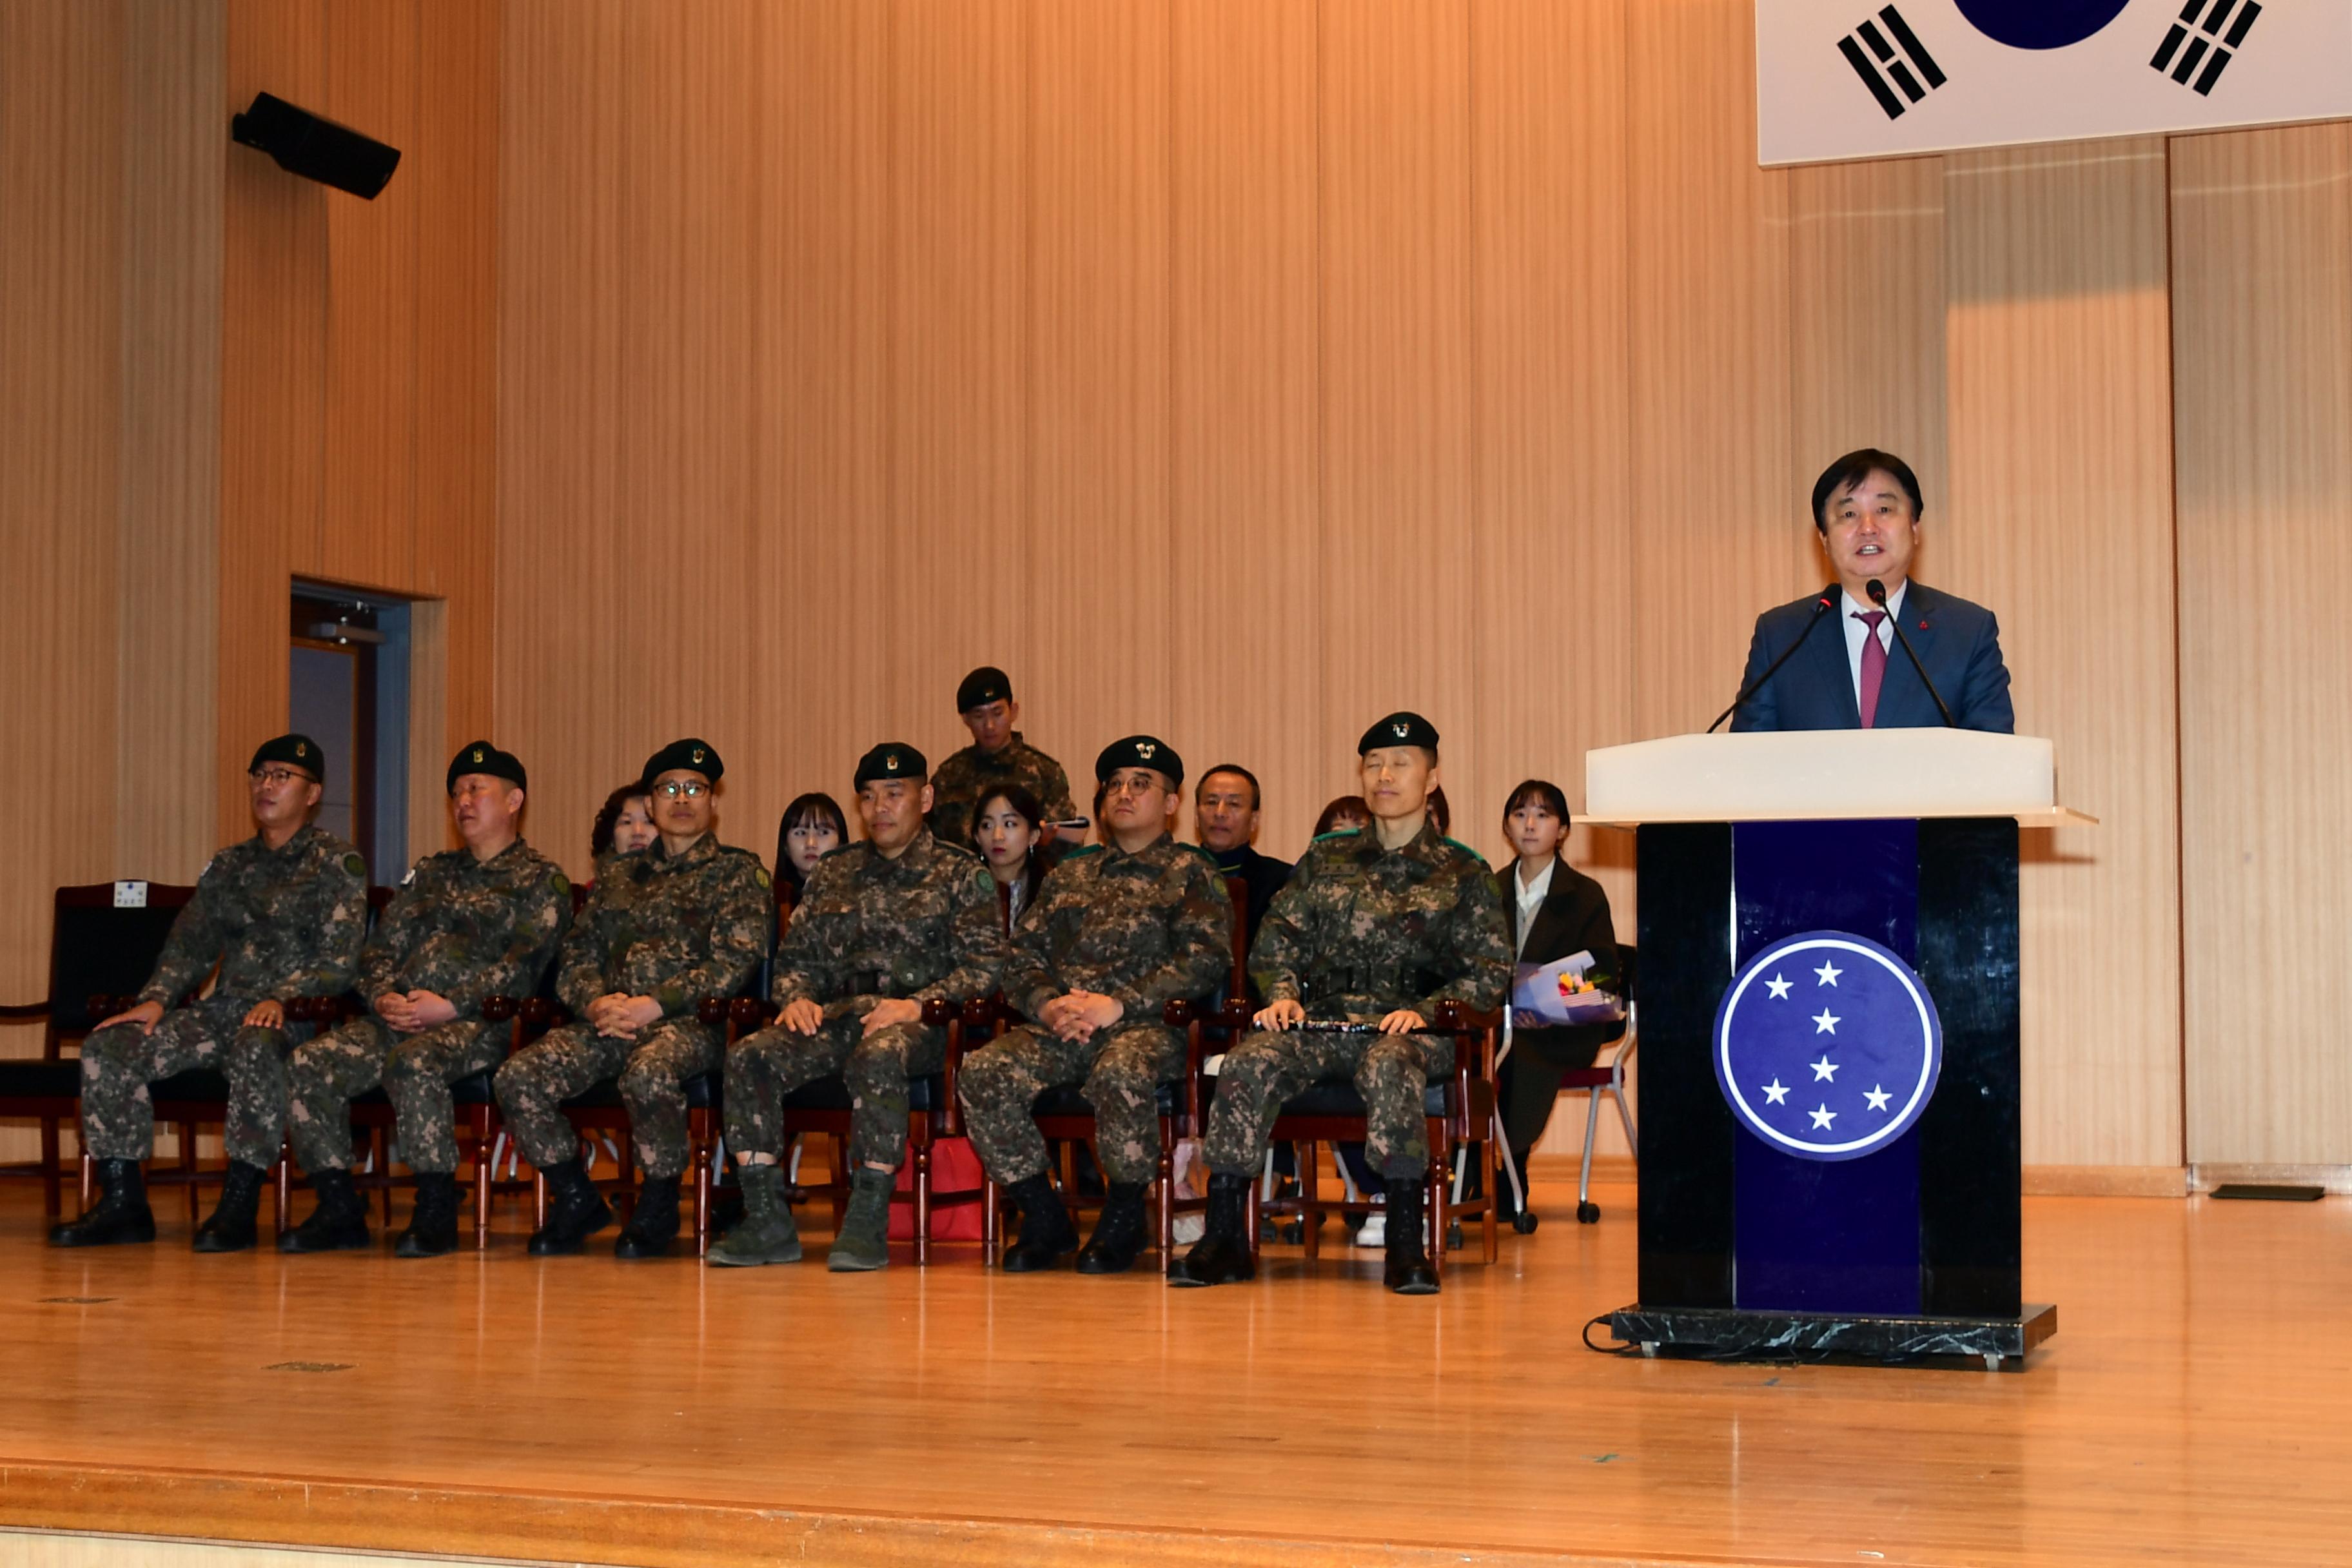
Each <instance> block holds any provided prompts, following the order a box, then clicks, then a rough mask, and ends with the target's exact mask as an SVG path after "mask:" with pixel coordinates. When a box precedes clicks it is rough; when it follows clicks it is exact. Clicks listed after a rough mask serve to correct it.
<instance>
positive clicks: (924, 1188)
mask: <svg viewBox="0 0 2352 1568" xmlns="http://www.w3.org/2000/svg"><path fill="white" fill-rule="evenodd" d="M912 1142H913V1147H912V1149H911V1150H910V1151H909V1157H910V1158H911V1159H912V1160H913V1161H914V1164H915V1183H914V1185H915V1267H916V1268H923V1267H925V1266H926V1265H928V1264H929V1262H930V1261H931V1138H930V1130H929V1128H928V1127H927V1128H925V1129H924V1130H923V1135H922V1136H921V1137H919V1138H917V1139H914V1140H913V1141H912Z"/></svg>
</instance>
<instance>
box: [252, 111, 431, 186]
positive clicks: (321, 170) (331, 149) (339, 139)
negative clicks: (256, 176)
mask: <svg viewBox="0 0 2352 1568" xmlns="http://www.w3.org/2000/svg"><path fill="white" fill-rule="evenodd" d="M228 133H229V138H230V140H232V141H235V142H242V143H243V144H244V145H246V146H247V147H254V148H258V149H259V150H260V151H262V152H264V153H268V154H269V155H270V156H271V157H272V158H275V159H277V160H278V167H279V168H281V169H283V170H285V171H286V172H287V173H288V174H299V175H301V176H302V177H303V178H304V179H306V180H316V181H318V182H319V183H320V184H322V185H332V186H334V187H335V189H337V190H339V191H349V192H351V194H352V195H355V196H365V197H366V198H367V199H368V200H370V201H373V200H374V199H375V196H376V193H377V192H379V191H381V190H383V187H384V185H385V184H386V183H388V182H389V181H390V180H391V179H392V172H393V170H394V169H396V168H398V167H399V166H400V149H399V148H397V147H387V146H385V145H384V144H383V142H379V141H377V140H376V139H375V138H374V137H373V136H362V135H361V134H360V133H359V132H356V131H354V130H352V128H351V127H350V126H348V125H338V124H336V123H335V122H334V121H331V120H328V119H324V118H322V117H320V116H319V115H316V114H313V113H311V112H310V110H307V109H297V108H296V107H295V106H294V105H292V104H290V103H289V102H287V101H286V100H284V99H282V98H278V97H276V96H274V95H272V94H270V93H267V92H257V93H255V94H254V95H253V102H252V104H251V106H250V107H248V108H247V110H246V111H245V112H244V113H243V114H237V115H232V116H231V117H230V118H229V122H228Z"/></svg>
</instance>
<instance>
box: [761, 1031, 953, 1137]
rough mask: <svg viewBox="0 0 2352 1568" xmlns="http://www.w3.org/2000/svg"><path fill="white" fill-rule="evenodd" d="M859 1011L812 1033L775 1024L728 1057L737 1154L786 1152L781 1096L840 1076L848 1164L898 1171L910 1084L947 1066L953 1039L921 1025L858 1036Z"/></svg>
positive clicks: (905, 1135)
mask: <svg viewBox="0 0 2352 1568" xmlns="http://www.w3.org/2000/svg"><path fill="white" fill-rule="evenodd" d="M865 1024H866V1021H865V1019H863V1018H862V1017H859V1016H856V1015H854V1014H847V1013H845V1014H843V1015H842V1016H840V1017H837V1018H827V1019H826V1020H825V1021H824V1027H823V1028H821V1029H819V1030H817V1032H816V1033H815V1034H814V1035H801V1034H795V1033H793V1031H792V1030H790V1029H787V1028H785V1027H783V1026H782V1025H777V1026H772V1027H770V1028H765V1029H762V1030H761V1031H760V1032H759V1033H758V1034H756V1035H753V1036H751V1037H749V1038H747V1039H742V1040H739V1041H737V1042H736V1044H735V1048H734V1049H733V1050H731V1051H730V1052H728V1053H727V1142H729V1144H730V1145H731V1146H732V1147H733V1148H734V1149H735V1150H736V1151H737V1152H739V1153H746V1154H782V1152H783V1104H784V1097H785V1096H786V1095H788V1094H790V1093H792V1092H793V1090H794V1089H798V1088H800V1087H801V1086H802V1085H803V1084H806V1083H814V1082H815V1081H816V1080H817V1079H822V1078H832V1077H835V1075H838V1076H839V1077H840V1079H841V1080H842V1082H843V1083H844V1084H845V1085H847V1086H848V1089H849V1105H850V1119H849V1159H850V1163H851V1165H852V1166H853V1168H854V1167H856V1166H859V1165H880V1166H884V1167H886V1168H887V1169H889V1170H893V1171H895V1170H897V1169H898V1167H899V1165H901V1164H902V1163H905V1161H906V1158H907V1082H908V1079H917V1078H921V1077H923V1076H924V1075H926V1074H928V1073H935V1072H937V1071H939V1070H940V1068H942V1067H945V1066H946V1065H947V1054H948V1034H947V1031H946V1030H945V1029H939V1028H933V1027H930V1026H928V1025H923V1024H893V1025H891V1026H889V1027H888V1028H887V1029H877V1030H876V1031H875V1032H874V1033H873V1035H872V1036H870V1037H860V1035H859V1033H858V1031H859V1030H860V1029H862V1028H864V1027H865Z"/></svg>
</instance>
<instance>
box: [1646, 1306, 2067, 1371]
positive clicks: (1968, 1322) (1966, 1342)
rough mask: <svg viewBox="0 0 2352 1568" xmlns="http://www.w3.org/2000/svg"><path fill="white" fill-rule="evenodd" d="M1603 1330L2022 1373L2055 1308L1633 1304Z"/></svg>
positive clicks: (1683, 1344) (1824, 1357)
mask: <svg viewBox="0 0 2352 1568" xmlns="http://www.w3.org/2000/svg"><path fill="white" fill-rule="evenodd" d="M1609 1331H1610V1332H1611V1333H1612V1334H1614V1335H1615V1336H1616V1337H1617V1338H1618V1339H1620V1340H1622V1341H1625V1342H1629V1343H1633V1344H1638V1345H1640V1346H1641V1347H1642V1353H1643V1355H1649V1356H1658V1355H1665V1356H1691V1357H1698V1358H1702V1359H1705V1360H1708V1361H1768V1362H1770V1361H1780V1362H1787V1361H1860V1362H1878V1363H1898V1362H1918V1361H1939V1360H1944V1359H1948V1358H1950V1357H1971V1358H1980V1359H1981V1360H1982V1361H1983V1362H1984V1364H1985V1369H1986V1370H1987V1371H1988V1372H1999V1371H2000V1370H2001V1369H2002V1368H2003V1367H2008V1368H2009V1369H2011V1370H2012V1371H2022V1370H2024V1367H2025V1357H2026V1355H2027V1353H2028V1352H2031V1351H2032V1349H2033V1348H2034V1347H2035V1346H2036V1345H2038V1344H2040V1343H2041V1342H2042V1341H2044V1340H2046V1339H2048V1338H2049V1337H2050V1336H2051V1335H2052V1334H2054V1333H2056V1332H2057V1331H2058V1309H2057V1308H2056V1307H2054V1306H2047V1305H2031V1304H2029V1305H2028V1306H2027V1307H2026V1309H2025V1310H2024V1311H2023V1313H2021V1315H2020V1316H2018V1317H2014V1318H1908V1317H1860V1316H1842V1315H1834V1314H1829V1313H1819V1312H1743V1311H1738V1310H1724V1309H1719V1308H1705V1307H1657V1308H1646V1307H1643V1306H1639V1305H1635V1306H1631V1307H1625V1308H1621V1309H1620V1310H1617V1311H1614V1312H1612V1313H1610V1314H1609Z"/></svg>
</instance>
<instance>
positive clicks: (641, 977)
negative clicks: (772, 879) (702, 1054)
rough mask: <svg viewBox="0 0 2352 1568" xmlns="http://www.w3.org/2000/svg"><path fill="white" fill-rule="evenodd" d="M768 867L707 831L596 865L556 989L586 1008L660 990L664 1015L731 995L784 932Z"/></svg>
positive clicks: (583, 1011) (569, 1002)
mask: <svg viewBox="0 0 2352 1568" xmlns="http://www.w3.org/2000/svg"><path fill="white" fill-rule="evenodd" d="M775 922H776V915H775V906H774V904H773V903H772V901H771V900H770V899H769V896H768V868H766V867H765V866H762V865H761V864H760V858H759V857H758V856H756V855H754V854H752V853H751V851H750V850H749V849H737V848H733V847H730V846H728V845H724V844H721V843H719V840H718V839H717V838H715V837H712V836H711V835H709V834H708V833H706V834H704V835H703V836H702V837H699V838H698V839H696V840H695V841H694V843H693V845H692V846H691V847H689V848H688V850H687V851H686V853H685V854H683V855H678V856H672V855H671V854H670V853H669V848H668V846H667V845H666V844H664V843H663V842H662V841H661V840H660V839H658V838H656V839H655V840H654V841H653V842H652V843H651V844H648V845H646V847H644V848H643V849H640V850H637V851H636V852H635V854H631V855H622V856H616V857H614V858H612V859H609V860H606V861H605V862H604V864H603V865H602V866H600V867H599V868H597V876H596V886H595V887H594V888H593V889H591V890H590V892H589V894H588V904H587V907H586V908H585V909H583V910H581V911H580V918H579V919H578V920H576V921H572V930H571V931H570V932H569V934H567V935H566V936H565V937H564V939H563V950H562V959H561V960H560V962H559V965H558V969H557V974H556V983H555V994H557V995H558V996H559V997H561V998H562V1001H563V1005H565V1006H567V1007H569V1008H571V1009H572V1012H574V1013H576V1014H579V1015H581V1016H583V1017H584V1016H586V1015H587V1012H588V1004H589V1003H591V1002H593V1001H594V1000H595V999H596V998H597V997H599V996H607V995H612V994H620V995H624V996H651V997H652V998H654V1000H656V1002H659V1003H660V1004H661V1010H662V1016H663V1017H665V1018H681V1017H683V1018H691V1017H693V1016H694V1013H695V1009H696V1008H697V1007H698V1006H699V1005H701V1002H702V999H703V998H704V997H705V996H732V995H734V994H736V993H737V992H738V991H740V990H741V989H742V986H743V983H744V982H745V981H746V980H749V979H750V978H751V976H752V974H753V973H755V972H756V971H757V970H758V969H759V967H760V963H761V960H763V959H765V958H766V957H767V956H768V943H769V942H770V941H771V940H772V938H773V937H774V935H775V929H776V923H775Z"/></svg>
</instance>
